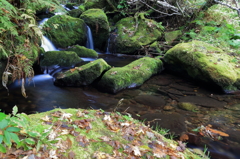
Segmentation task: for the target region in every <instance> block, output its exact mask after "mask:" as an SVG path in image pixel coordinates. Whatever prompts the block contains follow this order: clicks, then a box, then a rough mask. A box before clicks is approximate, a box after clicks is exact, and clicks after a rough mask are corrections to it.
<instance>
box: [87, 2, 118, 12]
mask: <svg viewBox="0 0 240 159" xmlns="http://www.w3.org/2000/svg"><path fill="white" fill-rule="evenodd" d="M117 2H118V0H117V1H116V0H86V1H85V3H84V4H83V5H84V7H85V8H86V9H93V8H98V9H104V10H105V11H114V10H116V6H117V5H118V4H117Z"/></svg>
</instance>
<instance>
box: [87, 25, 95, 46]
mask: <svg viewBox="0 0 240 159" xmlns="http://www.w3.org/2000/svg"><path fill="white" fill-rule="evenodd" d="M86 47H87V48H89V49H92V50H94V44H93V38H92V31H91V29H90V27H89V26H87V44H86Z"/></svg>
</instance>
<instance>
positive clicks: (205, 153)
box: [203, 145, 210, 158]
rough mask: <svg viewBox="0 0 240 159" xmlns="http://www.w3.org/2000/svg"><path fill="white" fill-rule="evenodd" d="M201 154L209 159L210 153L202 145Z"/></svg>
mask: <svg viewBox="0 0 240 159" xmlns="http://www.w3.org/2000/svg"><path fill="white" fill-rule="evenodd" d="M203 153H204V155H205V156H206V157H207V158H210V152H209V151H208V148H207V146H206V145H204V149H203Z"/></svg>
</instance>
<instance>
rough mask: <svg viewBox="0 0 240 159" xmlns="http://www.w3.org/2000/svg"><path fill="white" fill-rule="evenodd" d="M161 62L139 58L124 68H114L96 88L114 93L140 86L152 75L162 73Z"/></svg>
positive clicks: (154, 59)
mask: <svg viewBox="0 0 240 159" xmlns="http://www.w3.org/2000/svg"><path fill="white" fill-rule="evenodd" d="M162 69H163V68H162V61H161V60H160V59H157V58H150V57H144V58H140V59H138V60H136V61H134V62H132V63H130V64H128V65H126V66H124V67H114V68H111V69H110V70H108V71H107V72H106V73H105V74H104V75H103V77H102V78H101V80H100V82H99V83H98V86H99V87H100V88H101V89H103V90H105V91H108V92H111V93H116V92H118V91H120V90H122V89H126V88H134V87H137V86H140V85H142V84H143V83H144V82H145V81H146V80H147V79H149V78H150V77H151V76H152V75H154V74H157V73H159V72H161V71H162Z"/></svg>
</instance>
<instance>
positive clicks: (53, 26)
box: [43, 15, 87, 48]
mask: <svg viewBox="0 0 240 159" xmlns="http://www.w3.org/2000/svg"><path fill="white" fill-rule="evenodd" d="M43 30H45V31H46V35H47V37H48V38H49V39H50V40H51V41H52V42H53V44H54V45H55V46H56V47H60V48H66V47H68V46H71V45H76V44H79V45H85V44H86V40H87V37H86V33H87V29H86V24H85V23H84V21H83V20H82V19H79V18H73V17H71V16H68V15H55V16H53V17H51V18H49V19H48V21H47V22H46V24H45V25H44V28H43Z"/></svg>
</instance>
